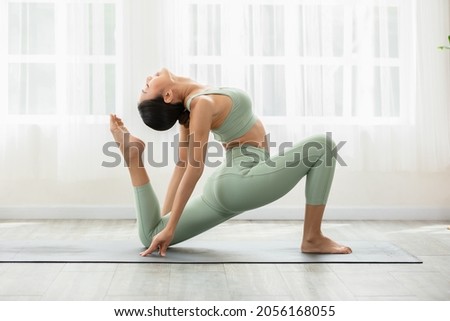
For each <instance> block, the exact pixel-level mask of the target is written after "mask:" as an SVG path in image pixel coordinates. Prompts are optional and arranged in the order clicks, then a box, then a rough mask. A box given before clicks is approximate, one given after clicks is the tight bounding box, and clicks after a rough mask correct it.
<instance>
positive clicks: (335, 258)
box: [0, 240, 422, 263]
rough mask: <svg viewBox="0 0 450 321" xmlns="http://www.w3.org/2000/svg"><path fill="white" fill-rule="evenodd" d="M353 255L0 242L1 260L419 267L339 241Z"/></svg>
mask: <svg viewBox="0 0 450 321" xmlns="http://www.w3.org/2000/svg"><path fill="white" fill-rule="evenodd" d="M342 243H344V244H347V245H348V246H350V247H351V248H352V250H353V253H352V254H346V255H330V254H304V253H301V252H300V251H299V249H298V248H297V247H296V244H297V242H296V241H271V240H259V241H246V240H241V241H232V242H230V241H219V240H218V241H201V240H188V241H185V242H183V243H180V244H177V245H175V246H173V247H171V248H169V251H168V252H167V256H166V257H160V256H159V255H157V254H153V255H151V256H147V257H141V256H140V255H139V252H140V251H142V250H144V248H143V247H142V246H141V245H140V244H139V243H138V242H137V241H136V240H123V241H117V240H116V241H107V240H97V241H96V240H89V241H86V240H83V241H75V240H47V241H44V240H34V241H0V262H30V263H31V262H33V263H39V262H42V263H49V262H79V263H107V262H108V263H422V262H421V261H420V260H419V259H418V258H416V257H414V256H413V255H411V254H409V253H407V252H406V251H404V250H402V249H401V248H399V247H397V246H396V245H394V244H391V243H389V242H379V241H370V242H369V241H357V242H355V241H352V242H350V241H349V242H342Z"/></svg>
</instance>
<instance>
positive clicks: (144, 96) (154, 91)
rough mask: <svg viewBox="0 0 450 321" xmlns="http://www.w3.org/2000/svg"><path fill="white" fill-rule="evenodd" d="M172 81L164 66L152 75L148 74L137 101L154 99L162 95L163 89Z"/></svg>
mask: <svg viewBox="0 0 450 321" xmlns="http://www.w3.org/2000/svg"><path fill="white" fill-rule="evenodd" d="M171 82H172V75H171V73H170V72H169V70H167V69H166V68H162V69H161V70H160V71H158V72H157V73H155V74H154V75H153V76H148V77H147V78H146V81H145V86H144V88H142V90H141V94H140V98H139V102H142V101H144V100H149V99H155V98H158V97H160V96H162V95H163V91H164V89H166V88H167V87H168V85H169V84H170V83H171Z"/></svg>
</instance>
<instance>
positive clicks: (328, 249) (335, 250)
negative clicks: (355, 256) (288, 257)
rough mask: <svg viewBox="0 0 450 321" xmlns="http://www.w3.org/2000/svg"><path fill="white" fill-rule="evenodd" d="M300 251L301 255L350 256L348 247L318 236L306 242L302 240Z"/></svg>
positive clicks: (350, 251) (350, 250)
mask: <svg viewBox="0 0 450 321" xmlns="http://www.w3.org/2000/svg"><path fill="white" fill-rule="evenodd" d="M301 250H302V252H303V253H322V254H350V253H352V249H351V248H349V247H348V246H344V245H340V244H338V243H336V242H335V241H333V240H331V239H329V238H328V237H325V236H323V235H319V236H317V237H314V238H309V239H307V240H305V239H303V242H302V246H301Z"/></svg>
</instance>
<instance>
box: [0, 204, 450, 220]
mask: <svg viewBox="0 0 450 321" xmlns="http://www.w3.org/2000/svg"><path fill="white" fill-rule="evenodd" d="M134 218H135V211H134V208H133V207H132V206H52V207H47V206H43V207H27V206H10V207H0V220H14V219H17V220H33V219H36V220H38V219H134ZM234 219H237V220H302V219H303V209H302V208H300V207H298V208H297V207H274V206H273V207H271V206H266V207H262V208H259V209H256V210H252V211H248V212H246V213H243V214H241V215H238V216H236V217H235V218H234ZM324 219H325V220H427V221H441V220H450V208H419V207H416V208H413V207H332V206H329V207H328V208H327V210H326V215H325V218H324Z"/></svg>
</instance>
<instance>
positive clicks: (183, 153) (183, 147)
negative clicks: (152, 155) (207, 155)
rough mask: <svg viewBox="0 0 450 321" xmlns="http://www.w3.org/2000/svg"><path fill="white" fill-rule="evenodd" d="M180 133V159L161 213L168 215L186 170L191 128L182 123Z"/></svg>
mask: <svg viewBox="0 0 450 321" xmlns="http://www.w3.org/2000/svg"><path fill="white" fill-rule="evenodd" d="M179 134H180V139H179V145H178V161H177V164H176V166H175V169H174V171H173V174H172V178H171V179H170V182H169V186H168V188H167V193H166V198H165V200H164V204H163V207H162V210H161V215H166V214H168V213H169V212H170V211H171V210H172V205H173V201H174V199H175V194H176V192H177V189H178V186H179V185H180V182H181V179H182V178H183V175H184V173H185V172H186V164H187V155H188V138H189V128H187V127H185V126H184V125H180V131H179Z"/></svg>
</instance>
